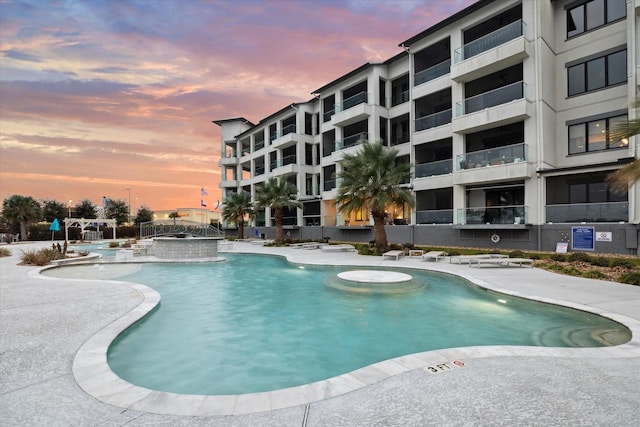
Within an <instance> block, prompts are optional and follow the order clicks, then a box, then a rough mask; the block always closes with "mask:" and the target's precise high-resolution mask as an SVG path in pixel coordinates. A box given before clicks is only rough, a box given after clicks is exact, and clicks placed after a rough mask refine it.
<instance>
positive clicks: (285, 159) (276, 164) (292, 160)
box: [271, 154, 296, 170]
mask: <svg viewBox="0 0 640 427" xmlns="http://www.w3.org/2000/svg"><path fill="white" fill-rule="evenodd" d="M295 162H296V155H295V154H292V155H291V156H286V157H283V158H282V159H280V160H276V161H275V162H271V170H273V169H275V168H281V167H282V166H286V165H290V164H292V163H295Z"/></svg>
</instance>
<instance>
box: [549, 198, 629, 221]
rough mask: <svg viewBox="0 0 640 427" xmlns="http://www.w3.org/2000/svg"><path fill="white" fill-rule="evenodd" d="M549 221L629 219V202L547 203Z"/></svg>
mask: <svg viewBox="0 0 640 427" xmlns="http://www.w3.org/2000/svg"><path fill="white" fill-rule="evenodd" d="M546 220H547V222H559V223H562V222H620V221H625V222H626V221H629V202H606V203H573V204H566V205H547V206H546Z"/></svg>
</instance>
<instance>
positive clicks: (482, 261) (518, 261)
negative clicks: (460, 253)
mask: <svg viewBox="0 0 640 427" xmlns="http://www.w3.org/2000/svg"><path fill="white" fill-rule="evenodd" d="M523 264H528V265H529V267H532V268H533V259H531V258H508V257H504V258H477V259H474V260H471V261H469V267H473V266H474V265H475V266H477V267H480V266H481V265H497V266H498V267H512V266H514V265H517V266H518V267H522V265H523Z"/></svg>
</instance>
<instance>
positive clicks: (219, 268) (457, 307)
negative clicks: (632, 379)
mask: <svg viewBox="0 0 640 427" xmlns="http://www.w3.org/2000/svg"><path fill="white" fill-rule="evenodd" d="M225 257H226V258H227V259H228V261H227V262H221V263H203V264H145V265H143V266H142V268H141V269H140V270H139V271H137V272H135V273H133V274H131V275H128V276H124V277H120V278H119V279H120V280H128V281H132V282H137V283H143V284H146V285H148V286H150V287H152V288H153V289H155V290H157V291H158V292H159V293H160V294H161V296H162V302H161V304H160V306H159V308H158V309H157V310H155V311H154V312H152V313H151V314H150V315H149V316H147V317H146V318H144V319H143V320H141V321H140V322H138V323H137V324H135V325H134V326H132V327H131V328H129V329H128V330H127V331H125V332H124V333H123V334H122V335H121V336H120V337H119V338H118V339H117V340H116V341H115V342H114V343H113V344H112V346H111V347H110V349H109V353H108V362H109V364H110V366H111V368H112V369H113V370H114V372H115V373H116V374H118V375H119V376H121V377H122V378H124V379H125V380H127V381H129V382H131V383H134V384H137V385H140V386H143V387H148V388H151V389H155V390H163V391H171V392H176V393H187V394H214V395H219V394H242V393H250V392H261V391H268V390H275V389H280V388H285V387H291V386H295V385H300V384H306V383H310V382H313V381H317V380H322V379H326V378H330V377H333V376H336V375H340V374H343V373H346V372H349V371H352V370H355V369H358V368H361V367H363V366H366V365H369V364H372V363H375V362H378V361H382V360H385V359H389V358H393V357H397V356H401V355H405V354H410V353H416V352H422V351H428V350H435V349H440V348H451V347H460V346H474V345H536V346H561V347H589V346H602V345H610V344H614V343H615V344H617V343H620V342H625V341H627V340H628V339H629V338H630V334H629V331H628V330H627V329H626V328H624V327H623V326H622V325H619V324H617V323H615V322H612V321H609V320H607V319H604V318H601V317H599V316H595V315H590V314H587V313H584V312H580V311H576V310H569V309H565V308H561V307H556V306H550V305H546V304H541V303H535V302H531V301H526V300H521V299H517V298H512V297H508V296H504V295H502V294H497V293H494V292H490V291H485V290H483V289H481V288H478V287H476V286H473V285H470V284H469V283H468V282H467V281H465V280H464V279H460V278H457V277H453V276H448V275H443V274H434V273H429V272H419V271H414V270H400V271H403V272H406V273H408V274H411V275H412V276H413V277H414V278H416V279H418V280H421V281H424V282H425V283H426V284H427V286H426V287H425V288H423V289H421V290H418V291H414V292H410V293H407V294H400V295H391V296H390V295H362V294H350V293H345V292H342V291H338V290H336V289H332V288H330V287H327V286H325V285H324V282H325V280H326V279H327V278H329V277H334V276H335V275H336V274H337V273H339V272H342V271H348V270H352V269H356V268H348V267H312V266H299V265H296V264H291V263H289V262H287V261H286V260H284V259H282V258H280V257H275V256H264V255H247V254H225ZM69 268H74V267H69ZM357 269H362V268H361V267H358V268H357ZM607 340H609V341H610V342H607Z"/></svg>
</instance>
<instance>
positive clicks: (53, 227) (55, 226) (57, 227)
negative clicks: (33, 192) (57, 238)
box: [49, 218, 60, 242]
mask: <svg viewBox="0 0 640 427" xmlns="http://www.w3.org/2000/svg"><path fill="white" fill-rule="evenodd" d="M49 230H50V231H51V241H52V242H53V235H54V234H55V232H56V231H60V224H59V223H58V218H54V220H53V222H52V223H51V225H50V226H49Z"/></svg>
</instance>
